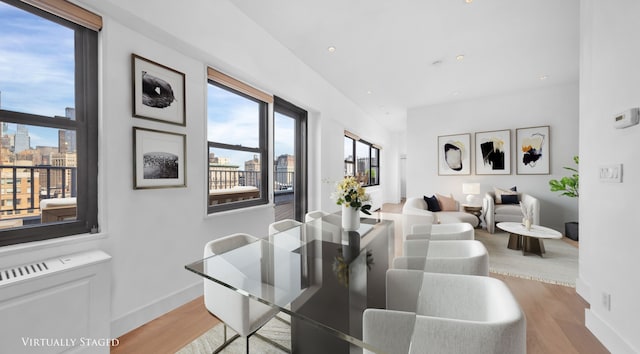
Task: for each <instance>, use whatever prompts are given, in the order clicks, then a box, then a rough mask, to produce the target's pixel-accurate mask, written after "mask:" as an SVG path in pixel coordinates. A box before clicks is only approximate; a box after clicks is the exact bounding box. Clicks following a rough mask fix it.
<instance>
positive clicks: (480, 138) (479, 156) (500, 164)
mask: <svg viewBox="0 0 640 354" xmlns="http://www.w3.org/2000/svg"><path fill="white" fill-rule="evenodd" d="M475 147H476V174H477V175H510V174H511V130H510V129H507V130H494V131H488V132H478V133H476V139H475Z"/></svg>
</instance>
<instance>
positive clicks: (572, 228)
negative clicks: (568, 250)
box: [564, 221, 578, 241]
mask: <svg viewBox="0 0 640 354" xmlns="http://www.w3.org/2000/svg"><path fill="white" fill-rule="evenodd" d="M564 235H565V236H567V237H568V238H570V239H572V240H574V241H578V223H577V222H575V221H571V222H566V223H564Z"/></svg>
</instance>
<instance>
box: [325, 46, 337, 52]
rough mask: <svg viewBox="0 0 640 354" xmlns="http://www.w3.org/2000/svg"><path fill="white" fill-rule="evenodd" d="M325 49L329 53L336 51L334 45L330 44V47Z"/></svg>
mask: <svg viewBox="0 0 640 354" xmlns="http://www.w3.org/2000/svg"><path fill="white" fill-rule="evenodd" d="M327 51H329V53H333V52H335V51H336V47H334V46H331V47H329V48H327Z"/></svg>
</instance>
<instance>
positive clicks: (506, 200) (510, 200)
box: [502, 194, 520, 204]
mask: <svg viewBox="0 0 640 354" xmlns="http://www.w3.org/2000/svg"><path fill="white" fill-rule="evenodd" d="M519 203H520V201H519V200H518V195H508V194H503V195H502V204H519Z"/></svg>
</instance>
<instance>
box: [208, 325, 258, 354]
mask: <svg viewBox="0 0 640 354" xmlns="http://www.w3.org/2000/svg"><path fill="white" fill-rule="evenodd" d="M223 331H224V343H222V344H220V346H219V347H218V348H216V350H214V351H213V353H212V354H218V353H220V352H221V351H222V350H224V348H226V347H227V346H228V345H229V344H231V342H233V341H234V340H236V339H238V338H240V335H239V334H235V335H234V336H233V337H231V338H229V340H227V325H226V324H224V329H223ZM247 340H248V338H247ZM248 343H249V342H247V353H248V352H249V345H248Z"/></svg>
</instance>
